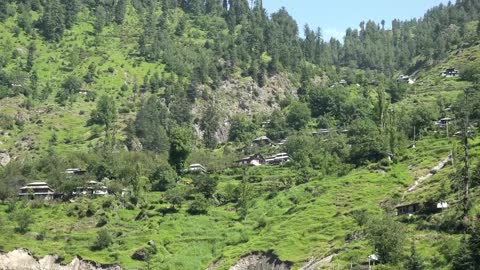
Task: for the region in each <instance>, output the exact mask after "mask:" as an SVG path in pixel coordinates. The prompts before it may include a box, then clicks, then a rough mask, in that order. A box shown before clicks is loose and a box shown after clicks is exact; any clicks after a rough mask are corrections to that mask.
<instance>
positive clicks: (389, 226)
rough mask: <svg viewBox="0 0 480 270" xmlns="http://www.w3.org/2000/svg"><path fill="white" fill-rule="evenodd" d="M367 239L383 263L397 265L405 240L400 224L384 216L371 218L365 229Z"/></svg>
mask: <svg viewBox="0 0 480 270" xmlns="http://www.w3.org/2000/svg"><path fill="white" fill-rule="evenodd" d="M366 233H367V239H368V241H369V242H370V244H371V245H372V246H373V248H374V252H376V254H377V255H378V256H379V259H380V261H381V262H383V263H393V264H395V263H398V262H399V261H400V259H401V256H402V255H401V252H399V251H400V250H402V247H403V242H404V238H405V234H404V228H403V226H402V224H401V223H399V222H397V221H395V219H394V218H393V217H392V216H390V215H388V214H384V215H383V216H381V217H372V218H371V219H370V220H369V222H368V224H367V227H366Z"/></svg>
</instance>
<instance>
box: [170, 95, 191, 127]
mask: <svg viewBox="0 0 480 270" xmlns="http://www.w3.org/2000/svg"><path fill="white" fill-rule="evenodd" d="M169 109H170V118H171V119H172V120H173V121H175V123H176V124H177V125H179V126H184V125H189V124H190V123H191V121H192V118H193V116H192V105H191V104H190V102H188V100H187V99H186V98H184V97H179V98H175V99H174V100H173V102H172V103H171V104H170V107H169Z"/></svg>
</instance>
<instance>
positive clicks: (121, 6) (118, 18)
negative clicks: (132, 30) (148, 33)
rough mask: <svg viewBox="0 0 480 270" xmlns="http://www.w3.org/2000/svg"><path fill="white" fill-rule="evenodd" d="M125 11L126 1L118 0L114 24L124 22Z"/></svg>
mask: <svg viewBox="0 0 480 270" xmlns="http://www.w3.org/2000/svg"><path fill="white" fill-rule="evenodd" d="M126 11H127V0H119V1H118V2H117V5H116V6H115V22H116V23H117V24H123V22H124V21H125V13H126Z"/></svg>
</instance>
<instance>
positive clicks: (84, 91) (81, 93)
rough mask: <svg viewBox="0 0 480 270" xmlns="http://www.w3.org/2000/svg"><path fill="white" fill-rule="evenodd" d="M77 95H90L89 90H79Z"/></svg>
mask: <svg viewBox="0 0 480 270" xmlns="http://www.w3.org/2000/svg"><path fill="white" fill-rule="evenodd" d="M78 93H79V94H80V95H84V96H85V95H88V93H90V90H87V89H80V90H78Z"/></svg>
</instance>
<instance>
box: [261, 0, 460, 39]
mask: <svg viewBox="0 0 480 270" xmlns="http://www.w3.org/2000/svg"><path fill="white" fill-rule="evenodd" d="M454 2H455V1H454V0H452V3H454ZM440 3H444V4H447V3H448V0H263V6H264V8H265V9H266V10H267V11H268V13H269V14H271V13H273V12H275V11H278V10H279V9H280V8H281V7H285V8H286V9H287V11H288V13H289V14H290V15H291V16H292V17H293V18H294V19H295V20H296V21H297V23H298V28H299V30H300V34H301V35H302V36H303V27H304V25H305V24H307V23H308V25H309V26H310V28H311V29H317V27H320V28H321V29H322V34H323V38H324V40H329V39H330V37H335V38H337V39H340V40H342V39H343V36H344V33H345V30H346V29H347V28H348V27H351V28H358V25H359V24H360V22H361V21H368V20H369V19H370V20H374V21H376V22H380V21H381V20H382V19H383V20H385V21H386V25H385V27H388V28H390V26H391V22H392V20H393V19H401V20H405V19H412V18H418V17H421V16H423V14H425V12H426V11H427V10H428V9H430V8H432V7H434V6H436V5H439V4H440Z"/></svg>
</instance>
